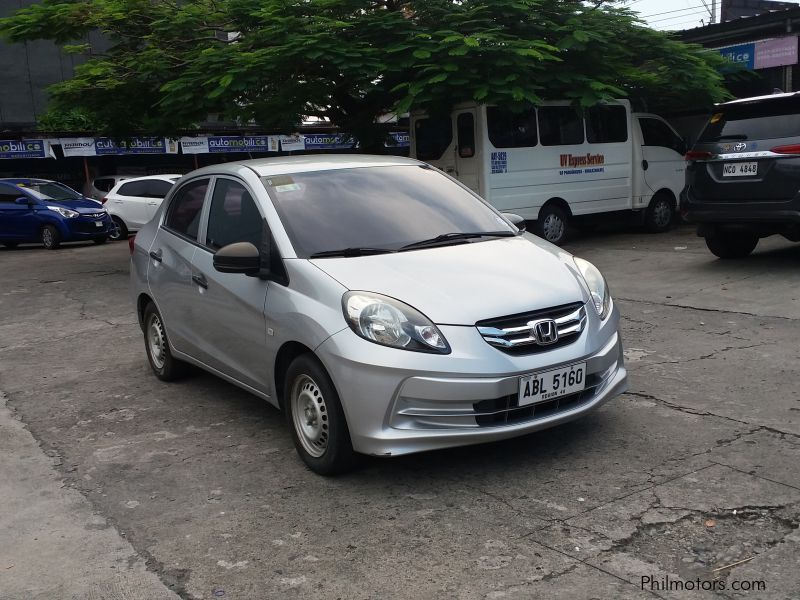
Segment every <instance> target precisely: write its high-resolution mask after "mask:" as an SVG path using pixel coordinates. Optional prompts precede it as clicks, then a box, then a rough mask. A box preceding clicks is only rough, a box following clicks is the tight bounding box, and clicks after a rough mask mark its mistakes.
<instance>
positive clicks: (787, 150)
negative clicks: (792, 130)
mask: <svg viewBox="0 0 800 600" xmlns="http://www.w3.org/2000/svg"><path fill="white" fill-rule="evenodd" d="M772 151H773V152H774V153H775V154H800V144H789V145H787V146H775V147H774V148H773V149H772Z"/></svg>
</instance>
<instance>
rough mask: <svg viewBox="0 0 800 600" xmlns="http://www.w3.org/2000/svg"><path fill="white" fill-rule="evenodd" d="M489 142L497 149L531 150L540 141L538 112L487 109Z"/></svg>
mask: <svg viewBox="0 0 800 600" xmlns="http://www.w3.org/2000/svg"><path fill="white" fill-rule="evenodd" d="M486 121H487V127H488V130H489V141H490V142H492V146H494V147H495V148H530V147H532V146H535V145H536V144H537V142H538V141H539V140H538V139H537V133H536V110H535V109H533V108H529V109H528V110H525V111H523V112H521V113H513V112H511V111H509V110H503V109H501V108H498V107H497V106H490V107H488V108H487V109H486Z"/></svg>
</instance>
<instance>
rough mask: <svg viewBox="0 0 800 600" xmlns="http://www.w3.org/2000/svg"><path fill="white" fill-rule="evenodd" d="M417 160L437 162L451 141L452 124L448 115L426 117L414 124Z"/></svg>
mask: <svg viewBox="0 0 800 600" xmlns="http://www.w3.org/2000/svg"><path fill="white" fill-rule="evenodd" d="M414 134H415V135H414V137H415V140H416V145H417V158H418V159H420V160H438V159H439V158H441V157H442V154H444V151H445V150H447V147H448V146H449V145H450V142H451V141H453V123H452V121H451V120H450V115H442V116H437V117H426V118H424V119H420V120H419V121H417V122H416V123H415V124H414Z"/></svg>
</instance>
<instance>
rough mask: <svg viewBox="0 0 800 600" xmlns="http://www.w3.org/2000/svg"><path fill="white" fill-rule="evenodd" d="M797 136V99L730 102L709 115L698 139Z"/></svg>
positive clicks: (799, 122)
mask: <svg viewBox="0 0 800 600" xmlns="http://www.w3.org/2000/svg"><path fill="white" fill-rule="evenodd" d="M795 136H798V137H800V98H795V97H791V98H776V99H774V100H766V101H763V102H755V103H752V104H732V105H730V106H723V107H722V110H720V111H718V112H716V113H714V114H713V115H711V119H710V120H709V122H708V125H706V128H705V129H704V130H703V133H702V134H701V135H700V139H699V140H698V141H699V142H701V143H702V142H712V143H713V142H723V141H724V142H730V141H737V140H769V139H775V138H786V137H795Z"/></svg>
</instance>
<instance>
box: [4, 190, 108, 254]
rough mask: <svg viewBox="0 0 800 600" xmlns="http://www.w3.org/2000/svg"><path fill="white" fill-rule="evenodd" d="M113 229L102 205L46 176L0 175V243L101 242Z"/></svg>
mask: <svg viewBox="0 0 800 600" xmlns="http://www.w3.org/2000/svg"><path fill="white" fill-rule="evenodd" d="M115 230H116V228H115V227H114V223H113V222H112V221H111V218H110V217H109V216H108V213H107V212H106V210H105V209H104V208H103V205H102V204H101V203H100V202H98V201H96V200H91V199H90V198H86V197H84V196H83V195H81V194H80V193H78V192H76V191H75V190H73V189H72V188H70V187H67V186H66V185H64V184H62V183H58V182H57V181H48V180H47V179H0V244H2V245H3V246H6V247H9V248H13V247H15V246H18V245H19V244H21V243H25V242H41V243H42V244H44V247H45V248H48V249H50V250H54V249H55V248H58V247H59V245H60V244H61V242H75V241H81V240H92V241H93V242H94V243H96V244H102V243H104V242H105V241H106V240H107V239H108V237H109V236H110V235H111V234H112V233H113V232H114V231H115Z"/></svg>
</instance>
